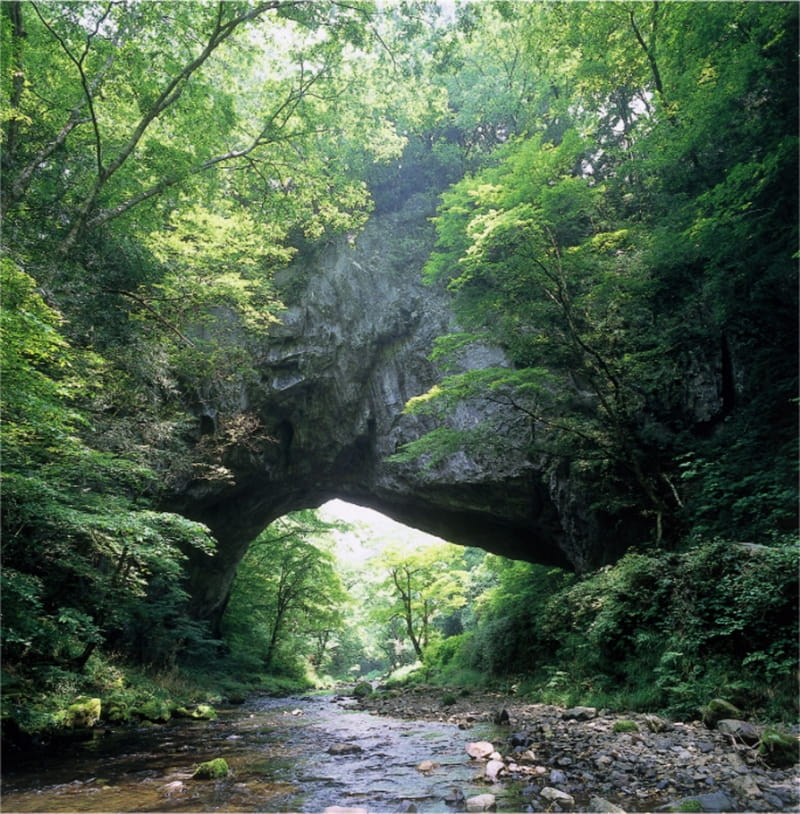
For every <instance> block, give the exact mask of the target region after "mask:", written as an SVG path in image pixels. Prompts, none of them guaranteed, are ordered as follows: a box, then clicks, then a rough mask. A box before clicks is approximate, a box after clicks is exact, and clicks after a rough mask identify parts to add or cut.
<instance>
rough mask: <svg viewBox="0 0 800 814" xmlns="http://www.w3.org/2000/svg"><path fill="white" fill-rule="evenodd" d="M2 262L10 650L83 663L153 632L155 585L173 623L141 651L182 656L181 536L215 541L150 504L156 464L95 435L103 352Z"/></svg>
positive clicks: (192, 543)
mask: <svg viewBox="0 0 800 814" xmlns="http://www.w3.org/2000/svg"><path fill="white" fill-rule="evenodd" d="M2 273H3V290H4V294H6V296H5V299H4V303H3V314H2V336H3V341H2V354H3V360H2V361H3V369H4V377H5V379H4V387H3V393H2V398H3V422H2V439H3V450H4V462H3V464H4V473H3V503H4V512H3V518H2V523H3V568H2V571H3V583H4V591H3V593H4V612H5V632H6V635H5V637H4V643H3V647H4V650H3V653H4V659H5V660H6V662H7V663H10V664H15V665H19V666H20V667H22V666H25V667H26V668H27V669H32V668H33V667H34V666H35V665H41V664H42V663H44V664H59V665H62V666H64V667H69V666H70V665H71V666H73V667H78V668H80V667H81V666H82V665H83V664H85V662H86V660H87V659H88V658H89V656H90V655H91V653H92V651H93V650H94V649H95V647H96V646H98V645H100V644H102V643H105V642H110V641H112V640H113V639H115V638H116V637H118V636H119V635H120V631H124V630H132V629H137V630H139V631H140V633H141V635H143V636H144V637H145V638H147V637H148V635H149V633H152V632H153V630H154V624H153V623H154V622H155V616H154V615H152V614H154V613H155V609H153V610H151V612H150V613H151V615H150V616H149V618H147V617H145V618H137V617H139V616H141V613H140V610H141V609H142V608H143V607H144V606H143V605H141V604H140V603H141V600H142V598H143V597H145V596H146V595H147V592H148V591H150V590H152V589H153V588H154V587H155V586H158V591H159V596H160V600H159V601H160V607H159V608H158V611H160V613H159V615H158V623H159V624H161V625H168V624H170V623H171V625H172V631H171V633H170V639H169V642H168V643H167V644H165V645H164V646H162V647H158V645H157V644H156V643H155V642H151V643H150V644H151V645H152V646H148V648H145V649H144V650H143V652H142V653H141V654H140V655H141V657H142V658H143V660H159V659H165V658H167V659H169V658H174V656H175V654H176V653H177V652H178V651H179V650H180V643H181V638H182V637H183V636H185V633H186V629H185V628H184V627H183V626H182V623H181V620H182V619H183V617H182V615H181V614H182V606H183V604H184V602H185V598H186V595H185V592H184V591H183V588H182V587H181V579H182V571H181V562H182V560H183V559H184V556H185V555H184V554H183V553H182V551H181V548H182V547H188V548H196V549H199V550H201V551H204V552H206V553H210V552H211V551H212V550H213V543H212V542H211V540H210V538H209V535H208V532H207V530H206V529H205V528H204V527H203V526H201V525H200V524H197V523H193V522H191V521H189V520H186V519H185V518H182V517H179V516H177V515H171V514H165V513H160V512H156V511H153V510H152V509H150V508H149V507H148V504H147V501H146V500H145V499H144V494H146V493H147V491H148V490H149V491H151V492H152V487H153V484H154V483H155V477H156V476H155V474H154V473H153V472H152V471H150V470H149V469H147V468H145V467H143V466H141V465H140V464H138V463H136V462H134V461H133V460H131V459H129V458H125V457H124V456H118V455H114V454H112V453H109V452H104V451H101V450H97V449H93V448H92V447H90V446H88V445H87V444H86V442H85V441H84V440H83V438H82V436H83V434H84V433H85V432H87V429H89V426H88V422H87V420H86V419H85V417H84V413H83V412H82V411H81V409H80V406H81V402H80V399H82V398H84V397H85V395H86V392H87V391H90V390H91V389H92V388H93V387H95V386H96V385H95V384H90V377H92V376H102V375H103V366H102V363H101V362H100V361H99V360H98V359H97V357H95V356H94V355H93V354H91V353H87V352H82V351H79V350H77V349H75V348H73V347H72V346H71V345H70V343H69V342H67V340H66V339H65V338H64V337H63V335H62V334H61V332H60V330H59V328H60V318H59V315H58V314H57V312H55V311H54V310H53V309H52V308H49V307H48V306H47V305H45V303H44V301H43V300H42V297H41V295H40V294H39V293H38V292H37V291H36V290H35V285H34V282H33V280H32V279H31V278H30V277H29V276H28V275H26V274H25V272H24V271H22V269H21V268H19V266H17V265H16V264H14V263H12V262H11V261H10V260H9V259H8V258H4V260H3V268H2Z"/></svg>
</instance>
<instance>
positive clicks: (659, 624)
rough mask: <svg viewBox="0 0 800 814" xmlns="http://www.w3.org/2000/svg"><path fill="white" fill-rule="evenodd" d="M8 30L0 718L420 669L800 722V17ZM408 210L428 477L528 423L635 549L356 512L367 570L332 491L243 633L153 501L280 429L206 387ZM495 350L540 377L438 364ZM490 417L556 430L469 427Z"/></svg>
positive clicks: (102, 22) (651, 14)
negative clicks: (477, 412) (451, 325)
mask: <svg viewBox="0 0 800 814" xmlns="http://www.w3.org/2000/svg"><path fill="white" fill-rule="evenodd" d="M0 12H1V13H2V90H3V117H2V218H3V232H2V251H3V255H2V347H1V349H0V350H1V352H2V586H3V587H2V606H3V651H2V656H3V658H2V662H3V718H4V721H5V722H6V723H8V722H12V721H13V725H11V724H10V725H11V726H12V727H13V728H15V730H24V731H33V730H37V729H42V728H47V727H54V726H57V725H60V724H64V723H65V722H68V720H69V716H68V713H67V711H66V710H68V707H69V704H70V703H72V701H73V700H74V698H75V697H76V696H78V695H80V694H82V693H89V694H98V695H101V696H102V697H103V699H104V709H106V710H108V712H107V714H112V713H113V714H114V715H115V716H116V718H117V720H126V719H127V718H129V717H130V716H131V715H132V714H133V711H134V709H137V710H138V711H139V714H140V715H141V716H143V717H147V715H148V714H150V716H151V717H154V718H155V719H159V717H163V715H165V714H167V715H168V714H169V703H168V699H177V698H179V697H185V696H187V695H192V693H194V694H195V695H196V694H197V693H201V692H205V693H206V694H209V693H210V694H212V695H213V694H214V693H217V694H219V693H220V692H221V693H222V695H223V696H225V697H234V696H235V695H237V694H241V693H242V692H244V691H245V690H246V689H247V688H248V687H254V686H257V687H260V688H266V689H273V690H274V689H276V688H279V687H289V686H295V687H296V686H310V685H312V684H314V683H316V684H318V685H326V684H331V683H333V682H334V681H335V680H341V679H347V678H349V679H354V678H358V677H361V676H365V675H370V676H384V675H387V674H388V673H390V672H392V671H398V670H399V671H400V673H399V674H402V675H406V676H408V675H411V676H412V678H413V676H417V678H418V679H419V680H424V681H428V682H431V681H439V682H442V683H444V684H452V685H464V684H481V683H482V684H485V685H492V684H493V683H494V684H501V685H503V686H506V685H509V686H510V685H511V684H512V683H513V684H514V686H515V687H516V688H517V691H518V692H527V693H530V694H531V695H532V697H537V698H544V699H547V700H551V701H554V702H572V703H575V702H579V701H592V700H594V701H598V702H599V703H603V704H606V705H609V706H616V707H618V708H636V709H659V710H669V711H670V712H671V713H672V714H675V715H681V716H691V715H694V714H696V712H697V710H698V709H699V708H700V707H701V706H702V705H703V704H704V703H705V702H706V701H708V700H709V699H710V698H713V697H715V696H722V697H724V698H727V699H729V700H731V701H733V702H735V703H737V704H739V705H740V706H743V707H745V708H747V709H749V710H752V711H755V712H756V713H757V714H760V715H764V716H768V717H772V718H774V719H780V718H792V717H794V716H795V715H796V712H797V710H796V687H797V679H798V665H797V630H796V625H797V614H798V599H797V593H798V591H797V567H796V566H797V546H796V532H797V416H796V407H797V314H798V302H797V285H796V272H797V250H798V240H797V225H798V211H797V198H798V172H797V158H798V137H797V136H798V134H797V122H798V108H797V76H798V65H797V55H798V9H797V6H796V5H795V4H793V3H781V2H777V3H775V2H764V3H761V2H752V3H749V2H748V3H715V2H710V3H681V2H663V1H662V2H659V0H654V1H653V2H643V3H627V2H603V3H583V2H570V3H566V2H537V3H525V2H486V3H477V2H476V3H463V4H459V5H456V6H455V7H454V8H453V7H450V6H445V7H444V8H439V6H438V5H437V4H436V3H431V2H397V3H370V2H360V1H359V2H347V3H343V2H336V1H335V0H330V2H329V1H328V0H322V1H318V2H303V0H267V1H266V2H258V0H253V1H252V2H239V1H238V0H237V1H235V2H234V1H231V2H219V3H213V2H188V3H187V2H161V1H160V0H159V2H127V0H123V2H108V3H106V2H81V3H72V2H63V3H60V2H49V3H39V2H5V3H3V5H2V9H1V10H0ZM415 193H425V194H426V195H429V196H436V199H437V202H438V204H437V206H438V208H437V210H436V216H435V218H434V219H433V225H434V227H435V232H436V245H435V248H434V250H433V251H432V252H431V253H430V254H429V257H428V259H427V262H426V263H425V265H424V268H423V269H422V275H423V277H424V280H425V282H426V284H428V285H429V286H431V287H432V288H436V289H437V290H445V291H447V292H448V293H449V296H450V298H451V302H452V308H453V311H454V313H455V315H456V316H457V319H458V329H457V330H456V331H454V332H451V333H447V334H445V335H442V336H440V337H439V338H438V339H437V341H436V343H435V346H434V347H433V348H432V349H431V353H432V358H433V359H434V360H436V361H437V363H439V364H441V367H442V370H444V371H445V372H448V371H450V370H452V371H454V372H452V374H451V375H444V376H443V377H442V379H441V381H440V382H439V384H437V385H436V386H435V387H434V388H432V389H431V390H430V391H429V392H427V393H421V394H419V395H418V396H417V397H416V398H414V399H412V400H411V401H410V402H409V403H408V405H407V408H406V409H407V411H408V412H409V413H410V414H417V415H424V416H427V417H428V420H429V423H430V426H431V427H432V428H433V429H432V430H431V432H429V433H428V434H426V435H424V436H422V437H420V438H419V439H418V440H416V441H414V442H412V443H410V444H407V445H406V446H404V447H402V448H400V449H399V450H398V451H397V455H396V457H397V460H398V461H403V462H418V463H419V466H421V467H423V466H430V465H432V464H433V463H435V462H436V461H438V460H441V459H443V458H446V457H447V456H448V455H452V454H454V453H455V452H458V451H459V450H467V451H471V452H472V453H474V454H475V455H491V454H498V455H502V454H503V449H504V448H505V446H506V445H509V444H511V445H513V446H514V447H515V448H516V449H522V450H523V452H524V454H525V455H527V456H529V457H530V458H531V459H536V460H539V461H543V462H544V464H543V466H545V467H551V468H552V469H553V470H554V471H555V469H557V468H560V469H561V470H564V468H565V467H566V468H567V470H568V471H569V472H570V473H571V476H572V477H574V478H576V479H579V480H580V481H581V482H582V483H583V484H586V485H587V489H588V493H590V494H591V495H592V500H593V507H592V508H593V510H596V511H598V512H602V513H603V515H604V516H605V517H607V518H609V519H610V520H609V528H611V527H613V523H617V524H618V525H619V526H622V525H623V524H625V525H627V526H628V527H629V528H635V529H636V531H637V534H638V535H639V542H638V545H637V546H636V547H635V548H632V549H630V550H629V551H627V552H626V553H625V554H624V556H623V557H622V558H621V559H619V560H618V561H617V562H616V563H615V564H612V565H608V566H606V567H605V568H603V569H602V570H599V571H595V572H590V573H583V574H575V573H571V572H568V571H565V570H561V569H556V568H548V567H545V566H543V565H536V564H532V563H528V562H514V561H509V560H503V559H502V558H499V557H496V556H492V555H486V554H485V552H483V551H480V550H477V549H473V548H459V547H456V546H452V545H449V544H445V543H437V544H435V545H433V546H432V547H431V546H417V544H416V543H415V542H414V541H413V540H410V539H409V540H403V539H402V538H401V539H395V540H383V541H375V540H372V541H371V542H369V543H366V542H364V537H365V532H363V530H362V531H361V532H360V535H361V539H362V542H364V545H365V546H366V548H365V549H364V550H363V551H362V554H363V556H362V557H361V558H360V559H359V558H353V557H351V558H349V559H346V560H342V558H341V556H340V554H341V546H338V547H337V545H336V541H337V540H339V541H340V542H341V539H342V538H343V536H345V537H346V536H347V533H348V532H347V530H346V529H345V528H344V527H343V526H342V524H341V523H338V522H334V521H332V520H331V519H330V518H327V519H326V517H325V516H324V515H323V514H320V513H318V512H316V511H314V510H311V509H309V510H305V511H302V512H296V513H292V514H289V515H287V516H286V517H284V518H282V519H281V520H279V521H277V522H275V523H273V524H272V525H270V526H269V528H267V529H266V530H265V531H264V532H263V533H262V534H261V535H260V536H259V537H258V538H257V539H255V540H253V541H247V542H251V545H250V548H249V550H248V552H247V555H246V556H245V558H244V560H243V561H242V563H241V565H240V567H239V569H238V572H237V574H236V578H235V580H234V583H233V585H232V587H231V592H230V599H229V601H228V604H227V607H226V610H225V615H224V617H223V620H222V624H221V626H220V629H219V630H212V629H211V628H210V627H209V626H208V625H207V624H206V620H204V619H202V618H197V616H196V615H193V614H192V613H191V602H190V599H191V597H190V596H189V594H188V591H187V581H186V578H185V577H186V562H187V558H188V557H189V556H190V554H191V555H192V556H193V557H194V560H193V561H195V562H196V561H197V557H198V556H199V557H202V556H204V553H205V554H209V553H210V552H212V551H213V550H214V548H215V545H216V542H215V540H214V537H213V535H212V534H211V532H210V531H209V529H208V528H207V527H206V526H204V525H203V524H201V523H199V522H196V521H195V520H192V519H190V518H188V517H185V516H183V515H181V514H180V513H178V512H175V511H172V510H171V508H172V507H170V505H168V501H165V499H164V496H165V494H168V493H169V491H170V488H171V486H172V485H173V481H175V480H180V479H182V478H183V479H185V478H186V477H187V472H191V471H193V468H194V469H196V468H197V467H201V466H202V467H203V471H204V476H205V477H206V478H208V479H213V478H219V479H224V478H225V477H226V472H225V470H224V467H223V466H221V463H220V461H221V457H220V456H221V455H222V452H223V451H224V449H225V448H226V446H229V445H230V444H232V443H233V442H234V441H236V442H239V441H241V440H242V439H245V441H246V440H247V438H248V437H250V435H252V436H254V435H255V434H256V433H257V432H258V428H257V427H254V426H252V425H251V424H250V423H249V416H248V414H246V413H245V412H244V411H237V410H238V408H237V407H236V405H232V406H231V405H229V407H230V409H229V414H228V416H227V420H226V423H225V425H224V426H223V427H220V428H218V430H217V435H216V436H215V437H213V438H211V437H210V436H207V435H206V436H203V437H202V438H198V437H197V436H196V434H195V433H194V430H193V427H194V426H195V424H196V414H195V412H194V408H195V405H196V404H197V403H198V401H199V400H201V398H202V397H203V394H207V393H209V392H215V391H217V390H220V389H224V386H225V383H226V382H230V381H232V380H238V379H252V378H253V377H255V375H256V374H255V372H254V365H255V362H254V359H253V358H252V357H251V355H250V350H249V349H251V348H252V347H254V346H256V345H257V344H258V343H269V338H270V336H271V332H272V331H274V330H275V328H276V326H279V325H280V323H281V314H282V312H283V309H284V299H285V297H286V295H287V289H288V288H291V291H292V295H293V296H296V295H297V291H300V292H302V280H298V281H297V285H296V286H295V287H294V288H292V286H291V285H288V286H287V282H286V279H285V277H284V278H283V281H282V283H281V284H280V285H279V284H278V280H277V275H279V273H280V272H282V271H283V272H284V273H285V270H286V269H287V267H289V268H296V267H297V260H298V258H300V259H302V258H303V257H304V256H308V255H311V254H313V253H314V252H316V251H319V250H320V249H321V247H324V246H325V245H327V244H328V242H329V241H331V240H332V239H334V238H336V237H337V236H343V235H346V236H348V239H353V240H357V235H358V233H359V231H360V230H361V228H362V227H363V226H364V224H365V223H366V222H367V220H368V219H369V218H370V216H371V214H372V213H374V212H380V211H385V210H388V209H391V208H392V207H396V206H398V205H399V202H401V201H402V200H404V199H406V198H408V197H409V196H410V195H412V194H415ZM293 261H294V265H290V264H292V263H293ZM289 282H290V283H291V280H290V281H289ZM375 307H376V308H380V303H376V304H375ZM220 314H224V315H225V319H221V318H220ZM473 343H490V344H492V345H494V346H497V347H500V348H502V349H503V351H504V353H505V354H506V356H507V358H508V360H509V363H508V364H507V365H504V366H502V367H486V368H483V369H478V370H468V371H466V372H464V371H459V370H458V368H457V367H453V368H450V367H448V365H449V363H450V362H451V361H452V360H453V359H457V358H458V356H459V354H460V353H462V352H463V350H464V349H465V348H467V347H469V346H470V345H472V344H473ZM476 399H484V400H485V399H493V400H496V401H497V402H498V403H502V404H504V405H506V406H510V407H511V408H512V409H513V410H514V411H516V412H517V413H518V414H519V415H520V416H521V417H523V418H524V419H525V422H526V424H525V426H526V427H527V429H526V432H525V433H518V434H515V435H513V436H509V434H508V432H507V428H506V427H504V426H502V425H497V426H493V425H492V424H491V422H489V423H486V424H483V425H481V426H479V427H474V428H468V429H463V430H454V429H452V428H451V427H449V425H447V424H445V423H444V422H443V421H442V420H441V419H443V417H444V416H446V415H448V414H451V413H452V412H453V411H457V410H458V409H459V407H460V405H463V404H465V403H469V402H470V401H474V400H476ZM198 450H201V451H202V453H203V454H202V455H199V454H198ZM349 533H350V534H351V535H352V534H356V537H358V535H359V532H358V530H356V531H355V532H353V531H352V530H351V531H350V532H349ZM454 542H457V541H454ZM337 552H338V553H337ZM234 675H235V677H236V678H235V679H234V678H233V676H234ZM198 688H202V689H198ZM210 688H211V689H210ZM182 693H183V696H181V694H182ZM106 702H107V703H106ZM147 705H149V707H148V706H147ZM144 709H150V710H151V712H150V713H146V712H143V711H142V710H144ZM165 710H166V712H165Z"/></svg>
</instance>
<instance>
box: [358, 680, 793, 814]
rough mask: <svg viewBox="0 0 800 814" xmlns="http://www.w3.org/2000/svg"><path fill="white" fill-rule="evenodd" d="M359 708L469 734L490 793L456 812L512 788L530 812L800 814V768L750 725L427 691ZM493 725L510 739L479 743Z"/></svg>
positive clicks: (482, 806)
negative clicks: (772, 751)
mask: <svg viewBox="0 0 800 814" xmlns="http://www.w3.org/2000/svg"><path fill="white" fill-rule="evenodd" d="M358 703H359V704H360V706H361V707H362V708H363V709H365V710H368V711H370V712H372V713H375V714H378V715H391V716H393V717H396V718H408V719H415V720H428V721H440V722H447V723H451V724H455V725H456V726H458V727H459V728H460V729H463V730H464V732H465V736H466V737H465V744H467V746H466V748H467V750H468V752H469V753H470V755H473V752H474V761H475V771H476V774H482V775H483V777H484V779H485V783H486V786H487V793H486V795H479V797H483V799H476V798H475V797H473V798H472V799H463V800H462V799H461V798H460V797H459V794H458V790H457V789H454V791H453V801H452V802H453V806H454V810H458V809H459V808H460V809H461V810H465V809H466V810H491V807H492V804H493V798H496V796H498V795H499V794H501V793H502V792H503V791H505V790H506V789H507V788H508V787H509V786H512V785H513V786H514V788H515V791H516V792H517V793H518V794H519V796H520V799H522V800H523V801H524V809H523V810H527V811H661V810H664V811H669V810H673V811H731V812H733V811H737V812H738V811H757V812H762V811H763V812H781V811H800V766H798V764H797V763H795V764H794V765H785V764H786V761H785V760H784V761H783V765H775V764H776V763H781V761H776V760H775V759H773V758H770V757H769V756H767V757H765V756H763V755H762V754H760V753H759V749H758V738H759V736H760V734H761V733H762V732H763V728H762V727H758V726H756V725H753V724H749V723H747V722H741V721H735V720H733V719H725V721H726V723H721V722H720V723H718V722H712V725H713V727H714V728H709V726H707V725H706V724H704V723H703V722H702V721H695V722H691V723H686V722H674V721H669V720H666V719H664V718H662V717H660V716H657V715H650V714H631V715H621V714H618V713H609V712H607V711H604V710H598V709H595V708H592V707H575V708H573V709H565V708H561V707H556V706H552V705H548V704H534V703H525V702H523V701H520V700H518V699H515V698H514V697H513V696H512V697H509V696H504V695H499V694H491V693H486V694H472V693H470V694H467V693H466V692H464V693H458V692H455V693H453V692H449V691H445V690H442V689H439V688H426V687H422V688H415V689H412V690H404V691H398V690H390V691H383V692H381V691H378V692H375V693H372V694H370V695H368V696H367V697H364V698H361V699H359V702H358ZM486 721H490V722H494V723H496V724H502V725H503V728H504V731H505V730H506V729H507V732H508V735H507V736H504V737H503V738H501V739H497V738H495V739H494V740H493V742H491V743H482V742H480V741H472V742H471V741H470V740H469V734H468V733H469V730H470V729H471V728H472V727H473V726H474V725H475V724H476V723H477V722H486ZM792 737H794V734H793V735H792ZM425 758H426V756H425V755H420V761H421V764H422V763H423V762H424V760H425ZM420 770H421V771H423V770H428V771H431V770H433V771H435V768H434V769H431V767H430V766H429V765H427V764H424V765H422V768H421V769H420ZM493 792H494V793H493Z"/></svg>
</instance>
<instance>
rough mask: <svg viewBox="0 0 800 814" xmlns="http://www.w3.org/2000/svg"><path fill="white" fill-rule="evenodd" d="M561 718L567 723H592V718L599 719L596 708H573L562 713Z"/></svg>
mask: <svg viewBox="0 0 800 814" xmlns="http://www.w3.org/2000/svg"><path fill="white" fill-rule="evenodd" d="M561 717H562V718H563V719H564V720H565V721H591V720H592V718H596V717H597V709H596V708H595V707H572V708H571V709H565V710H564V712H562V713H561Z"/></svg>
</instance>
